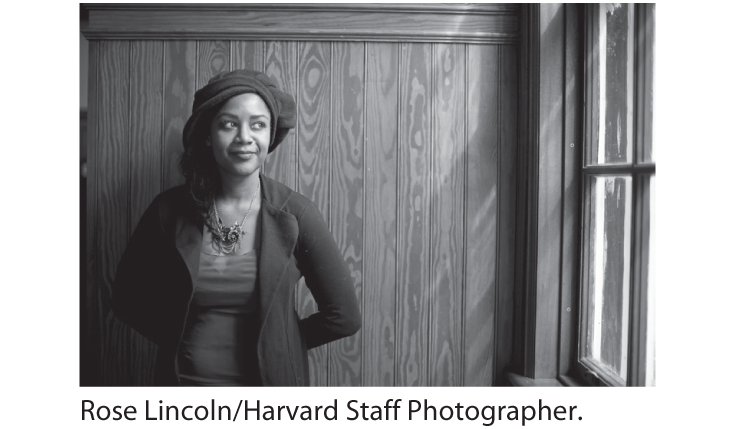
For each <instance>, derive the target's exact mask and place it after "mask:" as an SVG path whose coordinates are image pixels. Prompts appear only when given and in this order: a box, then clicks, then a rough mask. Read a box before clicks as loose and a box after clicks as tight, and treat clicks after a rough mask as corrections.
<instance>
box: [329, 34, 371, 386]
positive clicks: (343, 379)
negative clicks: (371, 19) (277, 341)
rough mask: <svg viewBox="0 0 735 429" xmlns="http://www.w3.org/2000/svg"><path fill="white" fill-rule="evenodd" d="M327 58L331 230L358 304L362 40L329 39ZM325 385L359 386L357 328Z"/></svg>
mask: <svg viewBox="0 0 735 429" xmlns="http://www.w3.org/2000/svg"><path fill="white" fill-rule="evenodd" d="M332 52H333V57H332V67H333V72H332V75H333V77H334V80H333V83H332V100H333V101H332V105H333V106H334V107H333V108H332V136H333V146H332V152H333V156H332V169H331V176H332V180H331V183H332V186H331V196H330V201H331V207H330V214H329V218H330V219H331V220H332V233H333V234H334V238H335V240H336V241H337V244H338V245H339V248H340V250H342V254H343V255H344V257H345V261H346V262H347V265H348V266H349V268H350V271H351V272H352V279H353V281H354V282H355V293H356V295H357V299H358V302H362V294H363V281H362V273H363V253H362V249H363V199H364V197H365V194H364V186H363V185H364V183H363V175H364V171H363V165H364V160H363V158H364V148H363V145H364V138H365V134H364V132H365V131H364V124H363V118H364V115H365V111H364V105H365V97H364V95H365V44H364V43H334V45H333V51H332ZM329 371H330V372H329V374H330V375H329V384H330V385H337V386H359V385H361V384H362V332H358V333H357V335H354V336H352V337H349V338H345V339H342V340H340V341H338V342H337V343H335V344H334V346H333V347H332V353H331V359H330V365H329Z"/></svg>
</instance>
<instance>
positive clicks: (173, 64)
mask: <svg viewBox="0 0 735 429" xmlns="http://www.w3.org/2000/svg"><path fill="white" fill-rule="evenodd" d="M164 54H165V55H164V66H163V91H164V96H163V126H164V134H163V139H164V143H163V144H164V147H163V188H164V189H169V188H172V187H174V186H176V185H180V184H183V183H184V176H182V174H181V172H180V171H179V160H180V159H181V155H182V154H183V153H184V146H183V143H182V140H181V133H182V131H183V130H184V125H185V124H186V121H187V120H188V119H189V116H190V115H191V109H192V105H193V104H194V92H195V91H196V88H195V86H196V85H195V82H196V64H197V60H196V42H182V41H166V42H164Z"/></svg>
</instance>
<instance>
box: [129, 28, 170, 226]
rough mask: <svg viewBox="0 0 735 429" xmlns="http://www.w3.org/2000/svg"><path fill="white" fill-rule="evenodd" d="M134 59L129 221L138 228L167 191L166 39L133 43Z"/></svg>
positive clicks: (132, 52) (131, 86) (132, 71)
mask: <svg viewBox="0 0 735 429" xmlns="http://www.w3.org/2000/svg"><path fill="white" fill-rule="evenodd" d="M130 60H131V64H130V70H131V73H130V219H129V221H130V226H131V227H135V225H137V224H138V220H139V219H140V217H141V216H142V215H143V212H144V211H145V209H146V208H148V205H149V204H150V203H151V201H153V198H154V197H155V196H156V195H158V194H159V193H160V192H161V191H162V190H163V189H161V185H162V184H161V182H162V180H161V177H162V168H161V153H162V150H163V142H162V140H163V118H162V114H163V64H164V61H163V42H160V41H151V42H140V41H134V42H131V55H130ZM131 232H132V230H131Z"/></svg>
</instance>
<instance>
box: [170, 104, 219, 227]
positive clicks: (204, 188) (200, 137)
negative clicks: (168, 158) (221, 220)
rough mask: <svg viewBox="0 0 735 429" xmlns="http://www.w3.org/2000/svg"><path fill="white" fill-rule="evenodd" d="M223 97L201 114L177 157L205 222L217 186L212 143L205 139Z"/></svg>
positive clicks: (208, 218)
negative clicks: (187, 143)
mask: <svg viewBox="0 0 735 429" xmlns="http://www.w3.org/2000/svg"><path fill="white" fill-rule="evenodd" d="M226 101H227V100H225V101H223V102H222V103H220V104H218V105H216V106H214V107H212V108H211V109H209V110H208V111H207V112H205V113H204V114H203V115H202V119H201V120H200V121H199V123H198V124H197V125H198V126H197V127H196V129H195V130H193V137H194V138H192V140H193V142H192V144H191V145H189V146H187V147H185V148H184V153H183V154H182V155H181V160H180V161H179V169H180V170H181V174H183V175H184V180H185V183H186V186H187V187H188V188H189V189H188V190H189V196H190V197H191V199H192V200H193V201H194V204H195V205H196V208H197V217H198V218H199V220H202V221H204V222H205V224H210V222H211V216H210V211H211V210H212V207H213V205H214V196H215V194H216V193H217V190H218V189H219V187H220V176H219V169H218V167H217V160H215V159H214V153H213V152H212V147H211V146H207V145H206V141H207V138H208V137H209V130H210V127H211V124H212V120H213V119H214V115H216V114H217V112H219V111H220V109H221V108H222V106H223V105H224V104H225V102H226ZM210 226H213V225H210Z"/></svg>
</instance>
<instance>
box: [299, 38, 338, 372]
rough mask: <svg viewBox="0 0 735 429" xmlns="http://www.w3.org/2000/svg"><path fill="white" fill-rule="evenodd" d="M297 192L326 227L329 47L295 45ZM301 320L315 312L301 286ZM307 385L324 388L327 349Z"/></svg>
mask: <svg viewBox="0 0 735 429" xmlns="http://www.w3.org/2000/svg"><path fill="white" fill-rule="evenodd" d="M299 52H300V58H299V74H298V77H299V80H298V85H299V107H298V111H299V115H298V129H299V131H298V135H299V146H298V167H299V174H298V190H299V192H301V193H302V194H303V195H305V196H306V197H307V198H309V199H311V200H312V201H314V203H316V205H317V207H318V208H319V211H320V212H321V213H322V216H324V220H325V221H326V222H327V224H330V218H329V205H330V201H329V195H330V183H329V178H330V169H331V151H332V148H331V144H332V142H331V132H330V130H331V97H330V95H331V94H330V91H331V79H332V76H331V45H330V44H329V43H321V42H315V43H311V42H304V43H300V44H299ZM297 308H298V313H299V315H300V316H301V317H307V316H308V315H310V314H312V313H314V312H316V311H317V306H316V302H315V301H314V298H313V297H312V296H311V293H309V292H308V289H306V288H305V287H304V283H303V282H301V283H300V286H299V292H298V301H297ZM309 357H310V359H309V367H310V372H311V374H312V375H311V384H312V385H315V386H325V385H327V384H328V383H329V380H328V360H329V354H328V348H327V347H326V346H322V347H318V348H316V349H311V350H309Z"/></svg>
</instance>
